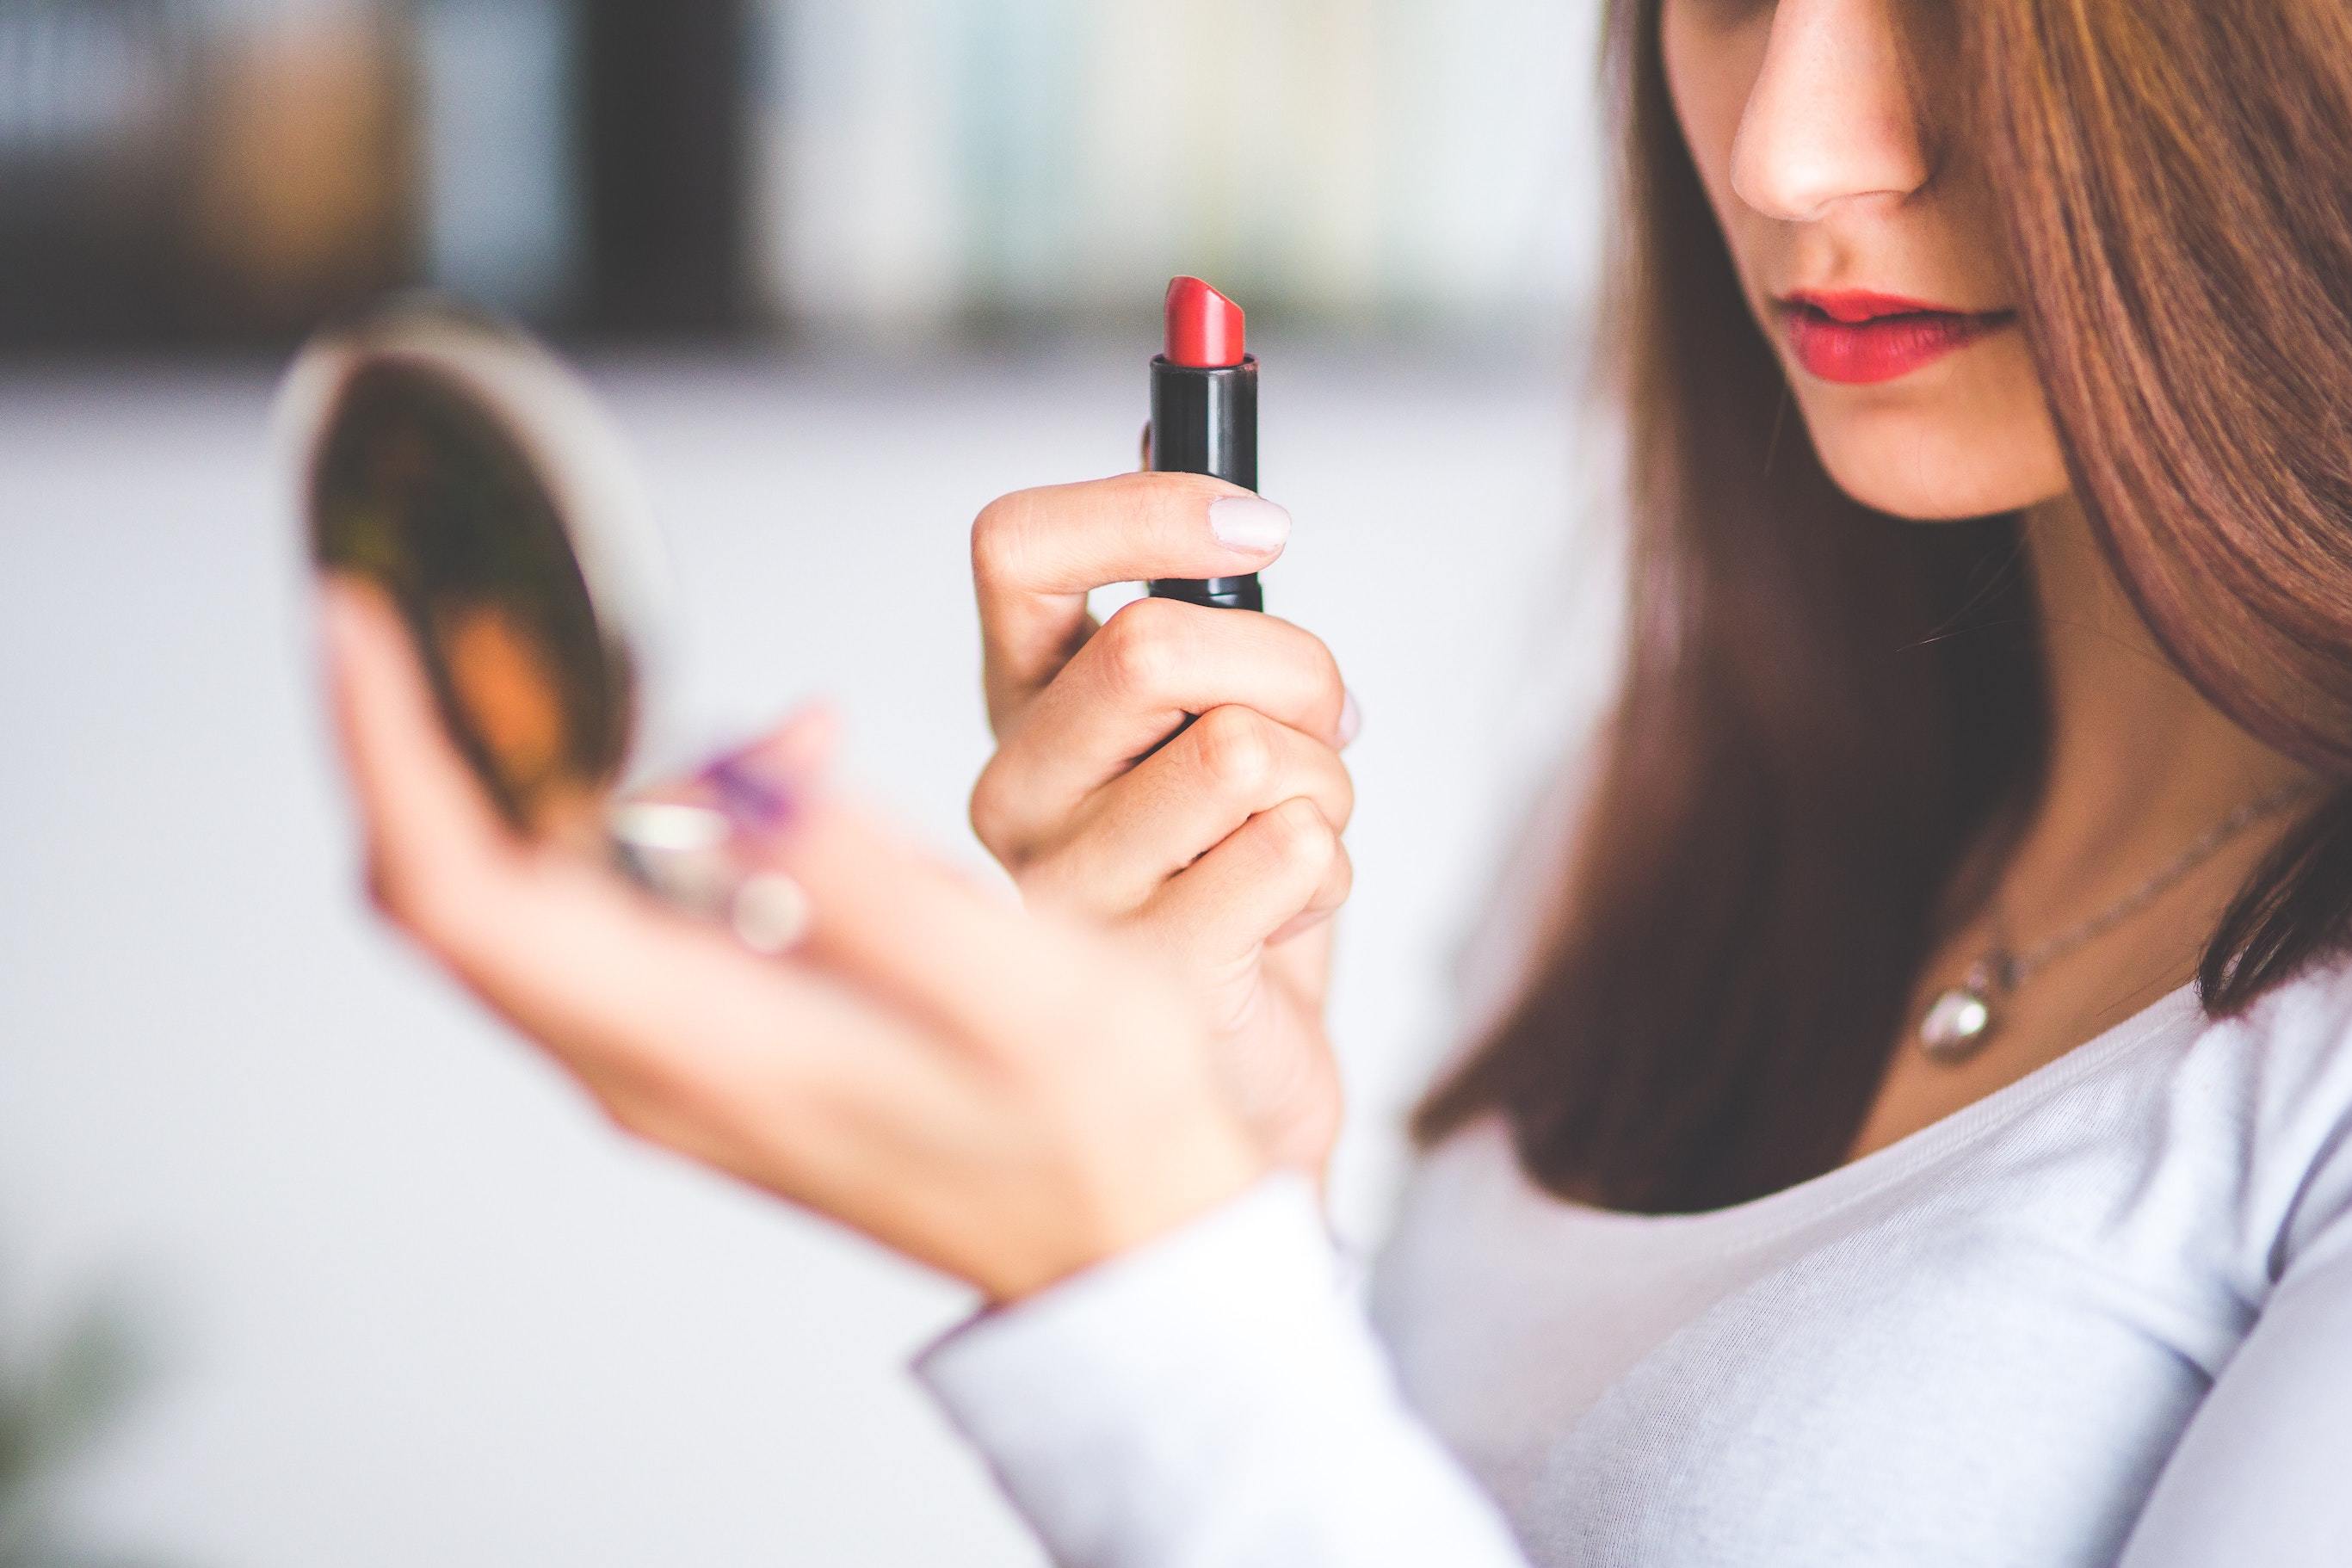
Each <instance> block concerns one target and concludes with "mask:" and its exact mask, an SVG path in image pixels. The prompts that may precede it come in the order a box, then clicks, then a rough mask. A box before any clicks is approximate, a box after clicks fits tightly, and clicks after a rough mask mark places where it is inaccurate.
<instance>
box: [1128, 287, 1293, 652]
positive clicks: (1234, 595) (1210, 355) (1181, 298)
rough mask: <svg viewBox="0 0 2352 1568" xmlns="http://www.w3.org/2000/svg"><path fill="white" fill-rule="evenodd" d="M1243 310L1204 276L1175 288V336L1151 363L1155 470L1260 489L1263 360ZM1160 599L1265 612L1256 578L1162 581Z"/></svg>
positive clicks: (1171, 292) (1171, 313)
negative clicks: (1249, 344) (1249, 348)
mask: <svg viewBox="0 0 2352 1568" xmlns="http://www.w3.org/2000/svg"><path fill="white" fill-rule="evenodd" d="M1245 342H1246V339H1245V336H1244V321H1243V317H1242V308H1241V307H1240V306H1239V305H1236V304H1234V302H1233V301H1232V300H1228V299H1226V298H1225V297H1224V296H1223V294H1220V293H1218V292H1217V291H1216V290H1215V289H1212V288H1210V287H1209V286H1208V285H1207V284H1206V283H1203V282H1202V281H1201V279H1198V278H1179V279H1175V280H1174V281H1173V282H1171V283H1170V284H1169V285H1168V339H1167V344H1166V347H1165V349H1164V350H1163V352H1162V353H1160V355H1159V356H1158V357H1157V358H1155V359H1153V360H1152V362H1151V467H1152V468H1153V469H1154V470H1156V471H1158V472H1160V473H1163V474H1207V475H1210V476H1211V477H1212V478H1214V479H1223V480H1225V481H1226V482H1228V483H1230V484H1236V485H1239V486H1241V487H1242V489H1245V490H1254V489H1257V361H1256V359H1255V358H1254V357H1253V356H1252V355H1250V354H1249V353H1247V352H1246V349H1245V347H1244V343H1245ZM1150 592H1151V595H1152V596H1153V597H1155V598H1160V599H1182V600H1184V601H1186V602H1187V603H1189V604H1194V605H1214V606H1216V607H1219V608H1222V609H1234V610H1258V609H1264V608H1265V595H1264V594H1263V593H1262V592H1261V591H1260V589H1259V587H1258V581H1257V576H1256V574H1255V573H1253V574H1250V575H1248V576H1244V577H1212V578H1209V579H1208V580H1207V581H1205V582H1195V581H1192V580H1190V579H1186V578H1176V577H1161V578H1157V579H1154V580H1153V582H1152V583H1151V584H1150Z"/></svg>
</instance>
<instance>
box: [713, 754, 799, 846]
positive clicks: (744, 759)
mask: <svg viewBox="0 0 2352 1568" xmlns="http://www.w3.org/2000/svg"><path fill="white" fill-rule="evenodd" d="M698 776H699V777H700V778H701V780H702V782H703V783H704V784H708V785H709V786H710V793H711V794H712V795H714V796H716V797H717V804H718V806H719V810H721V811H723V812H725V813H726V814H727V817H728V820H729V821H730V822H732V823H734V824H735V826H738V827H740V828H743V829H746V830H748V831H751V832H754V833H761V834H774V833H779V832H782V830H783V829H784V828H785V827H786V826H789V825H790V824H791V822H792V820H793V816H794V815H795V813H796V811H797V808H798V806H799V802H798V800H797V799H795V798H794V796H793V791H792V788H791V786H790V785H788V784H785V783H784V781H783V780H782V779H780V778H777V777H776V776H775V775H774V774H773V773H770V772H768V771H767V770H766V769H764V768H762V767H761V766H760V765H759V763H756V762H754V761H753V760H752V758H751V754H750V753H749V752H730V753H729V754H728V755H726V756H723V757H721V758H719V760H718V761H717V762H715V763H711V764H710V765H709V766H708V767H706V768H704V769H703V770H702V772H701V773H700V774H699V775H698Z"/></svg>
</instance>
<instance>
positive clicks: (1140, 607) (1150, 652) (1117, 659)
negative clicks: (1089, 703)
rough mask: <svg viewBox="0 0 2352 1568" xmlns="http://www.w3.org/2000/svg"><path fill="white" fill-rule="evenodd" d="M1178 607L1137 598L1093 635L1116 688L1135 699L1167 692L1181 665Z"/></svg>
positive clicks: (1106, 671)
mask: <svg viewBox="0 0 2352 1568" xmlns="http://www.w3.org/2000/svg"><path fill="white" fill-rule="evenodd" d="M1180 607H1181V606H1178V605H1171V604H1170V603H1169V602H1168V601H1166V600H1164V599H1138V600H1136V601H1134V602H1133V603H1132V604H1129V605H1121V606H1120V607H1119V608H1118V611H1117V612H1116V613H1115V614H1114V615H1112V616H1111V618H1110V619H1109V620H1108V621H1107V622H1105V623H1104V625H1103V629H1102V630H1101V631H1100V632H1098V633H1097V634H1096V639H1095V640H1096V641H1097V642H1098V643H1100V644H1101V645H1102V647H1101V658H1102V660H1103V673H1104V676H1105V678H1106V679H1108V681H1109V682H1110V683H1111V685H1112V686H1113V687H1114V688H1116V689H1118V690H1120V691H1122V692H1126V693H1129V694H1130V695H1136V696H1156V695H1158V694H1159V693H1160V692H1162V691H1165V690H1167V689H1169V687H1170V686H1171V683H1172V682H1173V681H1174V680H1175V679H1176V676H1177V673H1178V671H1179V670H1180V669H1181V668H1182V664H1183V648H1182V646H1181V637H1180V634H1179V632H1178V630H1177V621H1178V620H1179V617H1178V616H1176V615H1174V614H1172V613H1171V612H1173V611H1174V610H1176V609H1178V608H1180Z"/></svg>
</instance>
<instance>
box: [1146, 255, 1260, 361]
mask: <svg viewBox="0 0 2352 1568" xmlns="http://www.w3.org/2000/svg"><path fill="white" fill-rule="evenodd" d="M1247 341H1248V338H1247V331H1246V325H1245V322H1244V318H1243V316H1242V308H1241V307H1240V306H1239V305H1236V304H1234V302H1233V301H1232V300H1228V299H1226V298H1225V297H1224V296H1223V294H1220V293H1218V292H1217V291H1216V290H1215V289H1212V288H1210V287H1209V286H1208V285H1207V284H1206V283H1203V282H1202V281H1201V279H1198V278H1179V279H1174V280H1173V281H1172V282H1171V283H1170V284H1169V285H1168V346H1167V348H1166V349H1165V350H1163V351H1162V352H1163V353H1165V355H1166V357H1167V360H1168V363H1171V364H1178V365H1183V366H1186V367H1187V368H1190V369H1192V370H1221V369H1223V368H1224V367H1225V366H1227V365H1235V364H1239V363H1242V361H1244V359H1247V358H1248V357H1249V355H1248V354H1246V353H1244V352H1243V349H1244V344H1245V343H1246V342H1247Z"/></svg>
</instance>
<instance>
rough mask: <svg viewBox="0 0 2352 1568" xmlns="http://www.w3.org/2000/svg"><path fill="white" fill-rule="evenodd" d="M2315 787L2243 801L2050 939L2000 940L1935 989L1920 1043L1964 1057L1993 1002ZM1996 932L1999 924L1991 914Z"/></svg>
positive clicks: (1981, 1039)
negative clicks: (1957, 977)
mask: <svg viewBox="0 0 2352 1568" xmlns="http://www.w3.org/2000/svg"><path fill="white" fill-rule="evenodd" d="M2316 787H2317V785H2315V784H2313V783H2311V782H2309V781H2305V782H2302V783H2298V784H2290V785H2288V786H2286V787H2285V788H2284V789H2276V790H2273V791H2271V792H2270V793H2269V794H2268V795H2259V796H2257V797H2256V798H2254V799H2252V800H2250V801H2248V802H2246V803H2245V804H2244V805H2241V806H2239V807H2238V809H2237V810H2235V811H2233V812H2231V813H2230V815H2229V816H2225V817H2223V818H2222V819H2221V821H2219V822H2217V823H2215V824H2214V825H2213V826H2210V827H2209V828H2207V829H2206V830H2205V831H2204V832H2203V833H2202V834H2200V835H2199V836H2198V838H2197V841H2196V842H2195V843H2193V844H2191V845H2189V847H2188V848H2186V849H2184V850H2182V851H2181V852H2180V853H2179V856H2177V857H2175V858H2173V859H2172V860H2171V861H2170V862H2169V863H2168V865H2166V866H2165V867H2164V868H2163V869H2162V870H2159V871H2158V872H2157V874H2156V875H2155V876H2153V877H2150V878H2149V879H2147V881H2145V882H2143V883H2141V884H2140V885H2139V886H2138V887H2137V888H2135V889H2132V890H2131V891H2130V892H2129V893H2127V894H2126V895H2125V896H2124V897H2123V898H2121V899H2119V900H2116V902H2114V903H2112V904H2110V905H2108V906H2107V907H2106V908H2105V909H2104V910H2100V911H2099V912H2098V913H2097V914H2095V915H2093V916H2092V917H2091V918H2090V919H2088V920H2086V921H2081V922H2079V923H2078V924H2075V925H2072V926H2069V927H2067V928H2066V929H2065V930H2064V931H2060V932H2059V933H2058V934H2057V935H2056V936H2053V937H2051V938H2049V939H2048V940H2047V941H2045V942H2037V943H2036V944H2034V945H2033V946H2032V947H2029V948H2027V949H2026V950H2025V951H2024V952H2017V951H2015V950H2014V949H2012V948H2011V947H2010V946H2009V945H2008V944H2007V943H2006V942H1996V944H1995V945H1994V946H1993V947H1991V948H1990V949H1989V950H1988V951H1987V952H1985V954H1984V956H1982V957H1981V958H1979V959H1978V960H1977V961H1976V963H1973V964H1971V965H1969V972H1968V973H1967V974H1966V975H1965V976H1964V977H1962V979H1961V981H1960V983H1959V984H1958V985H1954V986H1951V987H1949V988H1948V989H1947V990H1945V991H1943V992H1941V993H1939V994H1937V997H1936V999H1935V1000H1934V1001H1933V1002H1930V1003H1929V1004H1928V1005H1927V1014H1926V1015H1925V1016H1923V1017H1921V1018H1920V1020H1919V1048H1920V1049H1921V1050H1923V1051H1925V1052H1927V1055H1928V1056H1930V1057H1932V1058H1935V1059H1936V1060H1937V1061H1939V1062H1957V1061H1964V1060H1966V1059H1967V1058H1969V1057H1971V1056H1973V1055H1975V1054H1976V1050H1977V1047H1979V1046H1981V1045H1983V1044H1984V1043H1985V1041H1986V1039H1988V1038H1989V1037H1990V1036H1991V1035H1992V1033H1993V1030H1994V1029H1995V1028H1996V1027H1997V1026H1999V1024H2000V1015H1999V1014H1998V1013H1997V1012H1996V1011H1995V1010H1994V1006H1995V1004H1997V1003H1999V1002H2001V1001H2004V1000H2006V999H2007V998H2008V997H2009V995H2010V994H2011V993H2013V992H2014V991H2016V990H2017V988H2018V987H2019V986H2021V985H2023V984H2025V983H2026V982H2027V981H2028V980H2031V979H2032V978H2033V976H2034V975H2035V974H2036V973H2040V972H2041V971H2042V969H2044V968H2046V967H2047V966H2048V965H2049V964H2051V963H2054V962H2055V961H2057V960H2058V959H2061V958H2063V957H2065V956H2066V954H2068V953H2070V952H2074V950H2075V949H2076V948H2078V947H2081V946H2082V945H2083V944H2084V942H2090V941H2092V940H2093V939H2094V938H2096V937H2100V936H2104V935H2105V934H2106V933H2107V932H2108V931H2112V930H2114V929H2115V928H2116V926H2118V925H2121V924H2122V923H2123V922H2124V921H2127V920H2129V919H2130V918H2131V917H2132V916H2134V915H2136V914H2137V913H2138V912H2139V911H2140V910H2144V909H2146V908H2147V906H2148V905H2149V904H2151V903H2153V902H2154V901H2155V900H2157V899H2158V898H2159V897H2161V896H2162V895H2163V894H2164V893H2165V892H2166V891H2168V889H2171V888H2172V887H2173V885H2174V884H2176V883H2178V882H2179V880H2180V879H2182V878H2184V877H2186V876H2188V875H2189V872H2191V871H2194V870H2195V869H2196V868H2198V867H2200V866H2201V865H2203V864H2204V863H2205V862H2206V861H2207V860H2209V859H2210V858H2212V856H2213V854H2214V852H2215V851H2217V850H2219V849H2220V848H2221V846H2223V845H2224V844H2227V843H2228V842H2229V841H2230V840H2231V839H2232V838H2235V837H2237V836H2238V835H2239V834H2241V833H2242V832H2244V831H2245V830H2246V829H2247V828H2249V827H2251V826H2253V825H2254V824H2255V823H2257V822H2260V821H2261V820H2262V819H2263V817H2265V816H2273V814H2275V813H2277V812H2280V811H2284V810H2285V809H2286V808H2287V807H2288V806H2290V805H2294V803H2295V802H2296V801H2298V800H2300V799H2302V798H2303V797H2304V796H2305V795H2309V794H2311V793H2312V791H2313V790H2314V789H2315V788H2316ZM1994 929H1995V930H1996V931H1999V930H2000V929H2001V922H2000V921H1999V920H1998V919H1996V920H1995V922H1994Z"/></svg>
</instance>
